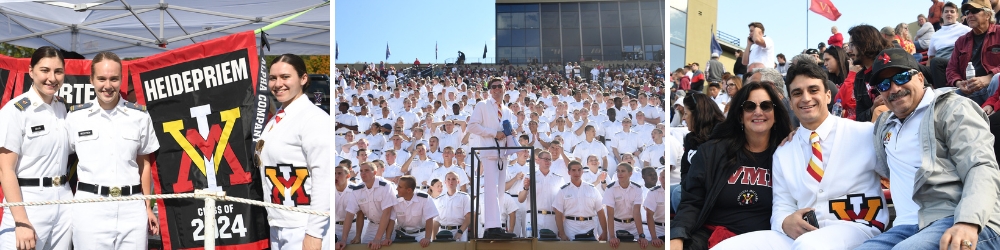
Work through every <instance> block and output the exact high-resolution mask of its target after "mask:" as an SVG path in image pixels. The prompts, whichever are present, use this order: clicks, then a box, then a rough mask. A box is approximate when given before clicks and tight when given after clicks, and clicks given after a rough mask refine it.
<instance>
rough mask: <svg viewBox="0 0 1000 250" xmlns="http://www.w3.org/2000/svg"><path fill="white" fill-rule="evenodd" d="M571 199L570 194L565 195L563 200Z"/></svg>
mask: <svg viewBox="0 0 1000 250" xmlns="http://www.w3.org/2000/svg"><path fill="white" fill-rule="evenodd" d="M572 198H573V195H572V194H567V195H566V197H565V199H572Z"/></svg>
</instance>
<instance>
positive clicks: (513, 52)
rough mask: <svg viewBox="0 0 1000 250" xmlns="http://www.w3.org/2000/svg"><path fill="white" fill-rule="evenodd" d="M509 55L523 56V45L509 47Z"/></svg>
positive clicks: (514, 56)
mask: <svg viewBox="0 0 1000 250" xmlns="http://www.w3.org/2000/svg"><path fill="white" fill-rule="evenodd" d="M511 57H513V58H518V57H524V47H513V48H511Z"/></svg>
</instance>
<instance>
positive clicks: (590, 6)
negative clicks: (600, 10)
mask: <svg viewBox="0 0 1000 250" xmlns="http://www.w3.org/2000/svg"><path fill="white" fill-rule="evenodd" d="M597 6H598V3H596V2H588V3H580V11H597Z"/></svg>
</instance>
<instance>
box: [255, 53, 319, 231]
mask: <svg viewBox="0 0 1000 250" xmlns="http://www.w3.org/2000/svg"><path fill="white" fill-rule="evenodd" d="M269 69H270V73H269V74H268V83H267V86H268V88H269V89H270V90H271V93H272V94H274V97H275V98H276V99H277V100H278V102H281V108H280V109H279V110H278V113H276V114H275V115H274V117H273V118H272V119H271V120H270V121H268V122H267V125H265V126H264V131H263V133H261V136H260V140H258V141H257V148H259V149H261V150H260V152H259V153H258V154H259V156H260V162H261V168H260V170H261V175H260V176H261V179H263V180H262V181H261V183H262V184H263V188H264V197H271V199H270V202H271V203H274V204H282V205H285V206H290V207H300V208H307V209H312V210H316V211H330V181H329V179H330V175H329V173H330V168H331V167H333V166H332V165H330V157H329V154H330V152H331V151H332V150H331V148H330V141H331V140H330V139H332V138H330V134H329V131H330V130H329V128H330V115H329V114H327V113H326V112H325V111H323V110H322V109H320V108H318V107H316V105H313V104H312V103H311V102H309V98H302V91H303V90H304V89H307V88H308V87H309V76H308V75H306V65H305V62H304V61H302V58H301V57H299V56H296V55H292V54H284V55H281V56H279V57H277V58H275V59H274V60H272V61H271V66H270V67H269ZM282 121H284V122H282ZM298 179H305V180H304V181H298ZM267 220H268V223H269V224H270V225H271V249H275V250H278V249H320V247H321V245H322V239H323V237H324V236H325V235H326V231H327V229H328V228H329V227H330V217H323V216H318V215H308V214H303V213H296V212H291V211H285V210H279V209H273V208H268V209H267Z"/></svg>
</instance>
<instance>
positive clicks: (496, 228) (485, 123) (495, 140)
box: [468, 78, 516, 239]
mask: <svg viewBox="0 0 1000 250" xmlns="http://www.w3.org/2000/svg"><path fill="white" fill-rule="evenodd" d="M488 87H489V93H490V98H489V99H486V100H483V101H481V102H479V103H477V104H476V107H475V109H473V111H472V116H470V117H469V125H468V130H469V132H470V133H472V135H473V136H474V137H477V138H478V145H477V146H479V147H497V146H501V147H503V146H508V143H507V142H508V141H512V140H508V139H507V137H508V136H512V135H507V134H505V133H504V128H503V125H502V124H503V120H508V121H509V120H512V119H513V118H514V115H513V114H512V113H511V111H510V109H508V108H507V107H506V106H504V105H503V104H502V103H501V100H502V98H503V88H504V84H503V80H502V79H500V78H492V79H490V81H489V83H488ZM498 151H501V150H498ZM498 151H493V150H482V151H478V153H479V159H480V161H481V162H482V166H483V172H484V176H486V177H487V178H484V180H483V181H484V185H485V186H484V195H483V197H484V198H483V199H485V200H484V201H486V202H485V203H484V208H485V209H484V210H483V212H484V215H485V216H486V221H485V223H484V224H485V228H486V232H485V234H484V235H483V237H484V238H486V239H502V238H513V237H515V236H516V235H514V234H511V233H507V232H505V231H504V230H503V229H502V228H500V226H501V221H500V199H501V198H503V196H506V195H507V194H505V193H504V190H503V188H502V186H500V185H502V184H503V183H504V179H505V178H506V176H507V173H506V168H505V167H504V165H506V164H507V162H506V160H504V159H505V158H504V157H506V156H505V155H502V152H498Z"/></svg>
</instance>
